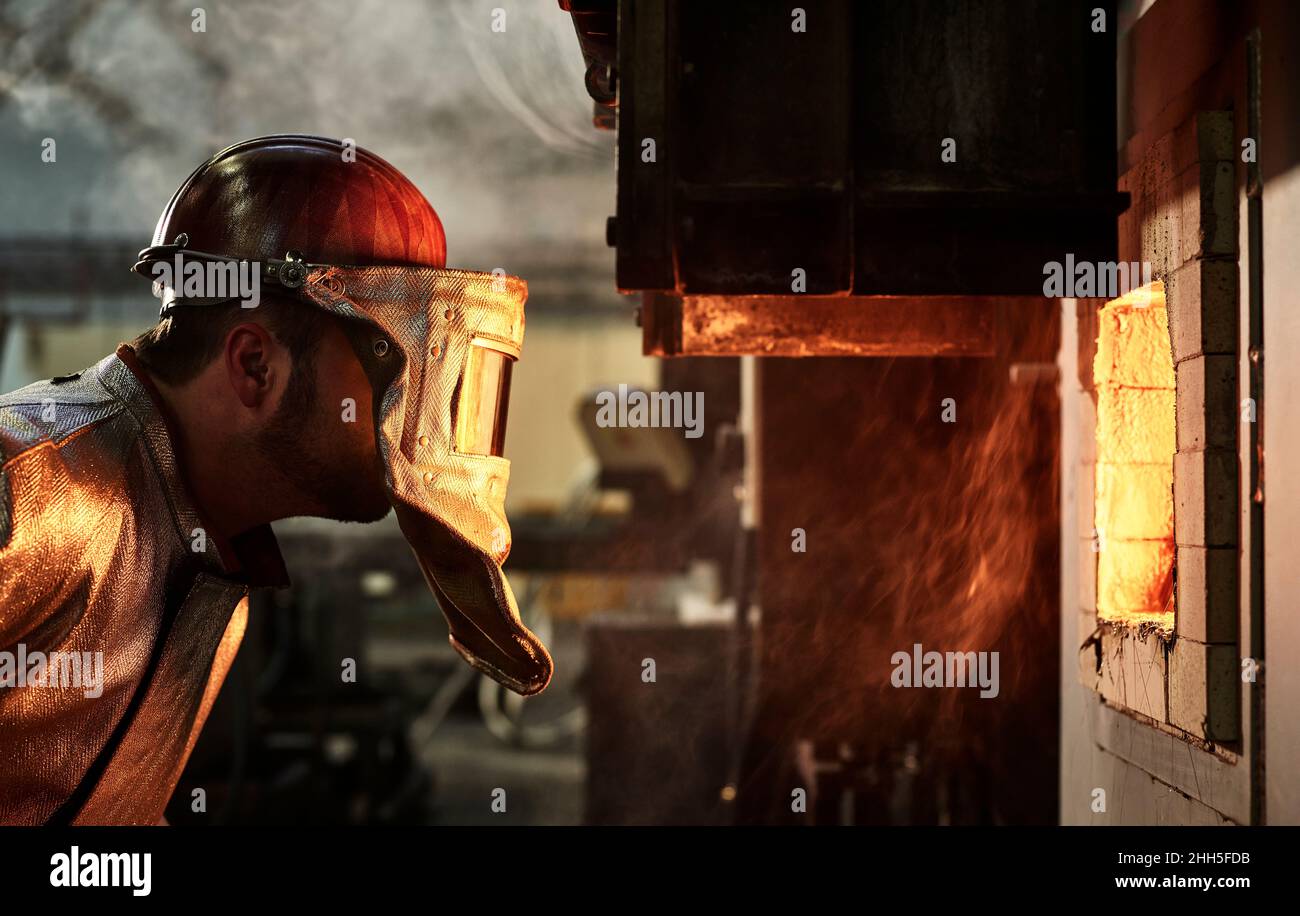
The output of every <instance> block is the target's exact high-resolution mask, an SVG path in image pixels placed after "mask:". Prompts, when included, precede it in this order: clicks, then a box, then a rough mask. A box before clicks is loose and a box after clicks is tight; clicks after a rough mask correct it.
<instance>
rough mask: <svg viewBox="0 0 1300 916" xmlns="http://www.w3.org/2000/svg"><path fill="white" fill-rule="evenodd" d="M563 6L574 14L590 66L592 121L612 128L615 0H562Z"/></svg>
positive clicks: (615, 98)
mask: <svg viewBox="0 0 1300 916" xmlns="http://www.w3.org/2000/svg"><path fill="white" fill-rule="evenodd" d="M560 9H562V10H564V11H565V12H566V13H569V14H570V15H572V16H573V27H574V30H575V31H576V32H577V33H578V45H579V47H581V48H582V59H583V61H584V62H585V63H586V65H587V71H586V74H585V76H584V81H585V83H586V86H587V94H588V95H590V96H591V101H592V106H593V109H592V116H591V123H592V124H593V125H594V126H595V127H596V128H597V129H599V130H613V129H614V126H615V113H614V112H615V109H616V108H617V107H618V85H617V82H616V75H615V74H616V71H615V69H614V64H615V59H616V57H617V55H618V37H617V36H618V14H617V11H616V10H615V6H614V4H613V3H612V2H609V3H604V2H601V0H560Z"/></svg>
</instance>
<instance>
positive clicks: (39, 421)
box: [0, 364, 125, 550]
mask: <svg viewBox="0 0 1300 916" xmlns="http://www.w3.org/2000/svg"><path fill="white" fill-rule="evenodd" d="M101 365H102V364H101ZM98 369H99V367H98V366H96V367H92V368H90V369H86V370H83V371H82V372H78V373H75V374H73V375H67V376H59V377H56V378H53V379H47V380H46V381H42V382H35V383H34V384H31V385H27V386H26V387H24V388H19V389H18V390H17V391H11V392H9V393H8V394H4V395H0V550H3V549H4V547H5V546H6V545H7V544H8V543H9V541H10V537H11V535H12V533H13V507H14V495H15V494H14V493H13V492H12V490H13V482H14V481H13V478H14V468H15V463H16V462H18V461H20V460H22V459H23V456H24V455H27V454H28V453H29V452H31V451H32V450H33V449H37V448H40V447H41V446H45V445H47V444H48V445H50V446H52V447H53V448H54V449H56V450H58V451H60V452H62V451H63V450H65V449H69V448H72V447H73V445H72V443H74V442H75V441H76V439H77V438H78V437H79V435H80V434H81V433H84V432H86V431H87V430H89V429H91V428H92V427H95V426H97V425H99V424H101V423H104V422H105V421H109V420H112V419H113V418H115V417H117V416H121V415H125V407H124V405H123V404H122V402H121V401H120V400H118V399H117V398H115V397H114V396H113V395H112V394H111V393H110V392H109V391H108V389H106V388H105V387H104V386H103V385H102V384H100V382H99V378H98Z"/></svg>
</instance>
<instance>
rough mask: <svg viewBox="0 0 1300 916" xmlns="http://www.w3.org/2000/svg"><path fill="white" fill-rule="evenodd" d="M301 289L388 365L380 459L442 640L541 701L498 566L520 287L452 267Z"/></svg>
mask: <svg viewBox="0 0 1300 916" xmlns="http://www.w3.org/2000/svg"><path fill="white" fill-rule="evenodd" d="M301 293H302V294H303V295H304V296H305V297H306V298H307V299H309V300H310V301H312V302H314V303H315V304H316V305H318V306H320V307H321V308H323V309H326V310H328V311H331V312H334V313H336V314H338V315H341V316H343V317H346V318H352V319H357V320H360V321H363V322H365V323H367V324H368V325H370V326H371V327H372V328H373V330H374V332H375V333H374V339H373V341H372V347H371V350H372V352H373V353H374V357H373V360H372V361H373V362H374V363H384V362H391V363H393V364H394V365H393V366H392V368H391V371H390V372H389V373H388V374H389V375H391V377H392V381H391V382H389V383H388V384H387V387H386V388H384V390H382V391H380V392H377V395H378V397H377V405H378V406H377V412H378V415H377V417H376V432H377V435H378V438H379V448H380V454H381V456H382V457H383V460H384V464H385V467H386V470H387V484H388V490H389V497H390V499H391V500H392V503H393V507H394V509H395V510H396V514H397V520H398V523H399V524H400V525H401V528H402V533H403V534H404V535H405V536H406V539H407V541H409V542H410V544H411V547H412V550H413V551H414V553H415V556H416V559H417V560H418V561H419V564H420V568H421V569H422V570H423V572H424V577H425V580H426V581H427V582H428V584H429V588H430V589H431V590H432V591H433V593H434V595H435V596H436V597H437V599H438V603H439V604H440V605H441V607H442V610H443V614H444V615H445V616H446V618H447V623H448V626H449V627H450V630H451V644H452V645H453V646H454V647H455V648H456V650H457V651H458V652H459V653H460V654H461V655H462V656H464V658H465V660H466V661H468V662H469V663H470V664H471V665H472V666H474V667H475V668H477V669H479V670H481V671H483V672H485V673H486V674H488V675H490V676H491V677H493V678H494V679H496V680H497V681H500V682H501V683H502V684H504V685H506V686H507V687H509V688H511V689H512V690H514V691H516V692H518V693H521V694H525V695H528V694H534V693H537V692H539V691H540V690H542V689H543V688H544V687H545V686H546V684H547V682H548V681H549V680H550V677H551V671H552V664H551V657H550V655H549V654H548V653H547V651H546V649H545V647H544V646H542V644H541V643H540V642H539V641H538V639H537V637H536V636H534V635H533V634H532V633H531V632H529V630H528V629H527V628H526V627H525V626H524V625H523V624H522V623H521V622H520V619H519V611H518V608H517V606H516V604H515V598H514V594H513V593H512V591H511V589H510V583H509V582H507V581H506V578H505V575H504V573H503V572H502V570H501V564H502V563H503V562H504V561H505V559H506V557H507V556H508V555H509V553H510V525H509V522H507V520H506V516H505V495H506V486H507V483H508V482H509V478H510V462H509V461H507V460H506V459H505V458H503V457H501V452H502V446H503V444H504V441H505V423H506V408H507V404H508V399H509V386H510V371H511V366H512V365H513V363H514V360H515V359H516V358H518V356H519V350H520V347H521V346H522V344H523V335H524V300H525V299H526V298H527V294H528V288H527V285H526V284H525V283H524V282H523V281H522V280H520V279H519V278H517V277H509V276H505V275H503V274H484V273H476V272H473V271H464V270H441V269H435V268H425V267H355V268H354V267H316V266H309V267H308V269H307V273H306V277H305V282H304V283H303V286H302V289H301ZM377 374H379V375H381V376H382V375H383V374H384V373H383V372H382V369H380V371H379V372H378V373H377Z"/></svg>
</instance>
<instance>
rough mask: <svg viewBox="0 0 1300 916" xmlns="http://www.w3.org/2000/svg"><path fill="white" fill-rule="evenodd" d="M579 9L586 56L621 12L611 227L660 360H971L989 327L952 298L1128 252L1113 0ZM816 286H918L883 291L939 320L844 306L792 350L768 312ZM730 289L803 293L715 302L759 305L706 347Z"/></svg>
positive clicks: (676, 2) (837, 291) (861, 292)
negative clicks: (1118, 153)
mask: <svg viewBox="0 0 1300 916" xmlns="http://www.w3.org/2000/svg"><path fill="white" fill-rule="evenodd" d="M562 6H564V8H565V9H568V10H569V11H570V12H571V13H572V14H573V18H574V25H575V28H576V29H577V32H578V35H579V43H580V45H581V47H582V50H583V54H584V58H585V59H586V61H587V63H588V67H589V71H590V68H592V67H596V68H598V69H599V68H601V67H604V66H606V65H607V63H608V54H609V47H610V44H611V42H610V36H609V34H608V29H609V27H610V19H611V14H612V11H613V10H614V8H615V6H617V19H616V23H617V24H616V29H615V36H614V38H615V39H616V41H615V42H614V44H616V46H617V59H616V62H615V67H614V70H613V74H612V76H611V78H610V80H609V83H610V84H612V85H613V86H614V87H615V88H616V91H617V99H616V105H617V114H618V143H617V150H618V152H617V157H618V192H617V193H618V199H617V216H616V217H615V218H614V219H613V220H611V225H610V226H609V228H608V232H607V235H608V237H609V241H610V244H611V245H613V246H614V247H616V248H617V283H618V287H619V288H620V289H622V290H624V291H629V292H630V291H644V292H646V293H647V295H646V297H645V301H644V303H643V307H642V311H643V315H642V323H643V326H645V327H646V328H647V337H646V343H645V349H646V352H647V353H649V354H656V355H677V354H679V353H680V354H686V355H715V354H717V353H720V352H723V353H726V354H727V355H737V354H739V353H743V352H748V353H753V354H755V355H772V349H771V348H772V347H773V345H774V343H775V345H776V346H777V348H778V353H779V355H881V353H882V352H884V353H891V352H892V355H976V354H977V352H978V347H976V345H975V344H973V343H970V342H967V343H966V344H964V345H961V344H959V345H958V346H956V347H955V348H954V347H953V345H952V343H951V341H950V340H949V339H950V338H951V337H957V338H959V339H967V338H972V337H975V338H978V337H979V336H980V333H981V331H982V325H981V324H980V322H979V321H978V320H977V318H976V317H975V316H973V315H970V314H969V310H968V309H966V310H963V308H962V306H961V303H960V301H955V300H960V299H961V298H970V297H1006V296H1037V297H1041V295H1042V284H1043V265H1044V264H1045V263H1047V262H1051V261H1060V260H1062V259H1063V258H1064V256H1065V254H1066V253H1067V252H1070V253H1073V254H1074V256H1075V258H1076V259H1080V260H1114V258H1115V252H1116V222H1115V217H1116V215H1117V214H1118V213H1119V212H1120V211H1122V210H1123V209H1124V208H1125V207H1126V206H1127V199H1126V198H1127V196H1126V195H1124V194H1121V193H1118V192H1116V191H1115V182H1116V172H1115V169H1116V163H1115V126H1114V124H1115V118H1114V104H1115V60H1116V22H1115V4H1114V3H1113V2H1111V3H1096V2H1092V0H1088V2H1079V0H1009V2H1005V3H998V4H970V3H964V2H960V0H886V2H879V3H872V4H853V3H851V2H849V0H812V2H810V3H806V4H801V5H800V8H799V9H800V10H801V11H802V16H801V17H800V18H798V19H797V18H796V16H798V15H799V14H797V13H796V12H795V11H794V10H793V9H792V8H791V7H790V5H789V4H779V3H754V4H747V5H746V6H745V8H744V10H743V11H739V10H737V9H736V8H735V7H732V6H729V5H726V4H704V3H684V2H680V0H635V2H633V0H621V2H617V4H616V3H615V0H608V2H606V3H599V2H586V3H581V4H579V3H576V2H572V3H567V2H566V3H562ZM1096 9H1101V10H1104V11H1105V13H1106V23H1107V25H1106V29H1105V31H1102V32H1095V31H1093V27H1092V24H1093V22H1094V21H1095V16H1094V10H1096ZM589 83H590V80H589ZM596 97H597V98H598V100H599V98H601V96H599V95H597V96H596ZM949 139H951V140H952V141H953V144H954V145H953V146H952V147H951V153H952V155H953V156H955V161H945V158H948V159H951V158H952V156H949V157H945V156H944V155H943V153H944V151H945V141H946V140H949ZM796 272H801V273H798V274H797V275H796ZM796 280H799V281H800V282H801V283H802V285H799V286H795V285H792V284H794V283H795V281H796ZM792 292H793V293H795V294H796V295H794V296H792V295H791V294H792ZM650 293H653V294H654V295H651V294H650ZM804 295H806V296H808V297H819V296H820V297H828V296H834V297H844V296H851V297H854V298H855V299H856V297H864V298H863V299H862V300H861V302H860V303H859V304H860V306H861V309H860V310H861V311H862V312H864V313H866V314H868V315H874V312H872V311H871V310H870V309H871V307H872V305H873V302H872V301H871V299H869V298H866V297H886V296H895V297H898V296H901V297H909V301H908V302H906V303H903V304H900V303H899V302H896V301H888V300H887V303H888V305H889V306H890V307H891V308H892V309H894V310H897V309H898V308H900V307H901V308H906V306H907V304H910V306H911V308H912V309H913V310H914V311H915V312H917V313H918V315H919V316H923V317H924V318H925V320H926V322H928V324H921V325H920V326H919V327H920V328H921V330H918V328H912V329H910V330H909V329H908V326H907V324H906V323H905V322H901V321H897V320H893V316H892V312H887V313H886V316H885V317H886V318H887V319H890V320H885V321H884V323H883V324H882V323H881V320H876V319H874V318H873V319H872V320H871V321H868V322H867V323H866V324H865V325H863V324H862V323H861V321H857V322H855V321H854V319H853V316H852V315H851V314H850V315H843V316H837V315H835V314H832V315H830V316H829V317H830V318H831V320H832V321H842V322H843V325H844V326H843V327H842V328H839V329H838V330H839V332H838V333H831V334H826V335H823V336H824V337H825V338H826V340H825V341H822V342H823V343H826V344H827V346H826V347H822V346H820V344H819V343H818V341H817V340H810V341H808V342H807V343H806V345H805V347H804V348H803V349H802V350H799V351H796V352H786V351H782V350H781V349H780V344H781V343H782V342H783V341H782V338H783V337H786V336H796V335H799V333H800V332H799V331H798V330H797V329H789V330H788V331H783V330H782V327H781V324H780V322H779V321H777V320H776V319H775V318H774V317H773V316H774V315H778V316H779V314H780V313H782V312H795V311H798V310H799V309H800V303H799V302H797V301H794V300H796V299H798V298H799V297H801V296H804ZM736 296H749V297H768V296H785V297H787V301H785V302H779V303H773V304H770V306H769V304H767V303H764V302H761V301H753V300H751V301H748V302H739V301H734V300H732V301H730V302H729V301H728V300H727V299H721V300H720V301H719V302H713V303H712V306H713V307H714V308H715V309H716V308H718V307H721V308H724V309H726V308H728V307H730V309H731V311H732V313H733V315H734V317H735V318H736V319H737V320H740V321H748V320H749V319H751V318H752V316H753V315H754V314H755V313H756V312H757V313H758V314H759V315H761V316H763V320H762V321H760V322H758V324H757V326H755V327H753V328H752V329H749V330H747V332H746V334H747V340H739V341H737V340H734V339H733V340H730V341H728V342H727V345H726V346H725V347H723V348H722V349H721V350H720V349H719V348H718V346H717V345H716V343H715V342H714V341H713V340H712V339H711V338H710V337H709V335H707V334H705V335H703V339H701V340H699V341H698V342H696V343H694V344H692V343H691V342H690V339H689V338H690V333H689V332H690V331H691V330H692V329H694V330H696V331H697V332H699V331H700V328H699V327H697V325H700V324H705V325H707V320H708V319H707V317H703V318H702V317H699V316H694V317H693V316H692V311H693V309H692V307H691V305H690V302H689V300H690V299H691V298H692V297H736ZM683 298H685V299H686V300H688V301H687V304H686V306H685V307H684V306H683V303H682V302H681V300H682V299H683ZM823 307H825V308H832V307H833V304H824V305H823ZM840 308H841V309H845V308H847V309H849V310H850V311H852V308H853V305H852V303H851V302H849V303H845V304H844V305H842V306H840ZM694 311H698V308H696V309H694ZM949 313H951V317H950V318H948V319H946V320H943V319H942V316H944V315H948V314H949ZM936 315H937V316H940V319H939V320H937V323H936V317H935V316H936ZM717 324H718V325H719V326H722V327H730V328H732V329H733V332H734V328H735V323H734V322H732V321H725V320H724V321H719V322H718V323H717ZM954 325H956V326H960V327H959V328H958V330H960V329H961V328H965V330H962V331H961V333H957V334H953V333H951V332H953V331H954ZM922 331H923V334H922ZM945 332H949V334H948V337H945ZM684 335H685V337H686V338H687V340H686V341H685V342H684V341H683V336H684ZM918 335H922V336H923V337H924V339H923V340H918V339H917V338H918ZM774 338H775V340H774ZM896 338H897V339H896ZM837 341H838V342H837ZM945 341H948V342H947V343H945ZM954 350H955V351H956V352H954ZM981 355H983V354H981Z"/></svg>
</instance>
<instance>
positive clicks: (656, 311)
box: [641, 292, 1043, 356]
mask: <svg viewBox="0 0 1300 916" xmlns="http://www.w3.org/2000/svg"><path fill="white" fill-rule="evenodd" d="M1042 302H1043V300H1041V299H1035V298H1033V297H1020V296H675V295H671V294H665V293H650V292H648V293H645V294H643V296H642V305H641V326H642V331H643V350H644V352H645V354H646V355H647V356H992V355H993V354H994V353H996V352H997V351H998V342H999V318H998V316H999V315H1006V314H1014V313H1015V312H1016V310H1018V309H1024V308H1026V307H1033V306H1034V305H1036V304H1038V303H1042Z"/></svg>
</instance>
